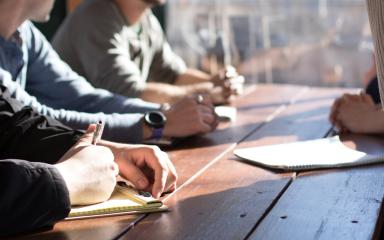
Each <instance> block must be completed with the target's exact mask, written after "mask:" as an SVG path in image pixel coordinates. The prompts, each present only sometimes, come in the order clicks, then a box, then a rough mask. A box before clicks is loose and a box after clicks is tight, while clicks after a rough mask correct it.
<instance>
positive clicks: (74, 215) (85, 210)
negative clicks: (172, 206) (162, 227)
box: [66, 181, 168, 220]
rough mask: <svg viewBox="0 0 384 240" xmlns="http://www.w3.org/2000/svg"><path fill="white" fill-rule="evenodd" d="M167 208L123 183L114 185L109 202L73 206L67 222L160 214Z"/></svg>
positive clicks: (158, 201) (160, 202)
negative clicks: (103, 217) (106, 217)
mask: <svg viewBox="0 0 384 240" xmlns="http://www.w3.org/2000/svg"><path fill="white" fill-rule="evenodd" d="M167 210H168V208H167V207H166V206H165V205H164V204H163V202H162V201H161V200H158V199H155V198H153V197H152V196H151V195H150V194H149V193H147V192H141V191H137V190H136V189H134V188H132V187H131V186H129V185H127V184H126V183H125V182H123V181H119V182H118V183H117V184H116V187H115V190H114V191H113V193H112V195H111V197H110V198H109V200H107V201H105V202H102V203H97V204H92V205H86V206H73V207H72V209H71V212H70V213H69V215H68V217H67V218H66V219H67V220H71V219H79V218H89V217H100V216H108V215H121V214H133V213H147V212H161V211H167Z"/></svg>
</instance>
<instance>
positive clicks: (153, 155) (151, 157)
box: [145, 147, 168, 198]
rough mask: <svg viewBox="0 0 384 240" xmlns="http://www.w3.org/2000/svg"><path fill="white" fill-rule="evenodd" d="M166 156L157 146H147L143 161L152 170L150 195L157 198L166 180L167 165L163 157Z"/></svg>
mask: <svg viewBox="0 0 384 240" xmlns="http://www.w3.org/2000/svg"><path fill="white" fill-rule="evenodd" d="M165 157H166V158H168V155H166V154H165V153H164V152H162V151H161V150H160V149H159V148H158V147H152V148H147V152H146V155H145V162H146V163H147V165H148V166H149V167H150V168H151V169H152V170H153V172H154V182H153V187H152V195H153V196H154V197H155V198H159V197H160V195H161V193H162V192H163V191H164V187H165V185H166V182H167V176H168V166H167V164H166V163H165V159H164V158H165Z"/></svg>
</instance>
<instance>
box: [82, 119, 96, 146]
mask: <svg viewBox="0 0 384 240" xmlns="http://www.w3.org/2000/svg"><path fill="white" fill-rule="evenodd" d="M95 131H96V124H89V126H88V128H87V131H86V132H85V133H84V135H83V136H81V138H80V139H79V142H83V143H92V138H93V133H94V132H95Z"/></svg>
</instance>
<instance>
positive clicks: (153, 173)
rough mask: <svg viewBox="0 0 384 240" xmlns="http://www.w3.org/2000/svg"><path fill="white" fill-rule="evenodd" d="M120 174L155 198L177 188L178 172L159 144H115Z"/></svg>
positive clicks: (113, 147) (114, 150) (114, 149)
mask: <svg viewBox="0 0 384 240" xmlns="http://www.w3.org/2000/svg"><path fill="white" fill-rule="evenodd" d="M109 147H110V148H111V149H112V151H113V153H114V154H115V161H116V162H117V164H118V165H119V169H120V175H121V176H122V177H124V178H125V179H127V180H128V181H130V182H131V183H133V184H134V185H135V187H136V188H137V189H139V190H145V191H147V192H151V193H152V196H153V197H154V198H159V197H160V196H161V194H162V193H164V192H169V191H173V190H174V189H175V188H176V180H177V174H176V170H175V167H174V166H173V164H172V162H171V160H169V158H168V155H167V154H166V153H165V152H163V151H161V150H160V149H159V148H158V147H157V146H147V145H128V144H115V145H114V146H109Z"/></svg>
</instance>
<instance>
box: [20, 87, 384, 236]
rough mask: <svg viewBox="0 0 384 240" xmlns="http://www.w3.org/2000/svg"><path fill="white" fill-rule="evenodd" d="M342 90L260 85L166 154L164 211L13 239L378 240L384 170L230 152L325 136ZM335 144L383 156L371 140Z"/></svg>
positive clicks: (71, 224) (66, 225)
mask: <svg viewBox="0 0 384 240" xmlns="http://www.w3.org/2000/svg"><path fill="white" fill-rule="evenodd" d="M345 91H346V90H345V89H326V88H310V87H303V86H290V85H259V86H257V87H256V88H255V89H253V90H252V91H249V92H248V93H247V94H245V95H244V96H242V97H241V98H239V99H238V100H236V102H235V106H236V107H237V108H238V116H237V121H236V122H234V123H222V124H221V125H220V126H219V129H218V130H217V131H215V132H213V133H211V134H208V135H206V136H199V137H193V138H189V139H186V140H184V141H183V142H181V143H180V145H179V146H177V147H176V148H174V149H168V150H167V152H168V153H169V155H170V157H171V159H172V161H173V162H174V164H175V166H176V168H177V170H178V174H179V180H178V189H177V191H176V192H174V193H173V194H171V195H168V196H167V197H166V198H165V199H164V201H165V203H166V204H167V205H168V206H169V207H170V209H171V211H170V212H168V213H155V214H150V215H148V214H140V215H125V216H116V217H105V218H97V219H89V220H77V221H65V222H60V223H58V224H56V225H55V227H54V229H52V230H49V231H45V232H38V233H34V234H28V235H23V236H20V237H18V238H17V239H371V238H376V239H379V238H380V231H381V228H382V226H383V222H382V219H383V218H382V216H381V214H382V213H381V206H382V201H383V196H384V166H383V165H372V166H366V167H359V168H344V169H338V170H322V171H311V172H302V173H299V172H276V171H271V170H268V169H263V168H260V167H256V166H254V165H250V164H248V163H244V162H241V161H239V160H238V159H236V158H235V157H234V156H233V153H232V151H233V149H235V148H237V147H247V146H257V145H266V144H275V143H283V142H292V141H298V140H309V139H316V138H321V137H325V136H328V135H329V134H330V130H331V125H330V123H329V122H328V114H329V110H330V106H331V104H332V102H333V100H334V99H335V98H336V97H338V96H340V95H341V94H342V93H344V92H345ZM349 91H350V92H351V91H352V90H349ZM343 139H344V140H345V141H346V143H347V144H348V145H349V146H351V147H353V148H358V149H363V150H366V151H368V152H370V153H376V154H382V153H383V152H384V151H383V149H384V141H383V140H381V139H379V138H377V137H373V136H358V135H350V136H344V137H343Z"/></svg>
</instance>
